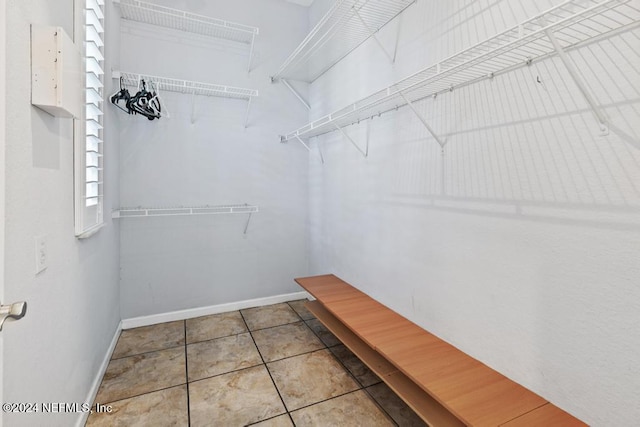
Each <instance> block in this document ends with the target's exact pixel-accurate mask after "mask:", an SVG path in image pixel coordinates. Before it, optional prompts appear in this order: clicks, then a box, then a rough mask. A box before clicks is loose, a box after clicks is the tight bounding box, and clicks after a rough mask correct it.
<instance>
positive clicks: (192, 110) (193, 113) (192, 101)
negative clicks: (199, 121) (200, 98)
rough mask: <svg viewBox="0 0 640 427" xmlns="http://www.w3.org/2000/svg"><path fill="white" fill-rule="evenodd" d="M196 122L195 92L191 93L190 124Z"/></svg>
mask: <svg viewBox="0 0 640 427" xmlns="http://www.w3.org/2000/svg"><path fill="white" fill-rule="evenodd" d="M195 122H196V93H195V92H193V93H192V94H191V124H194V123H195Z"/></svg>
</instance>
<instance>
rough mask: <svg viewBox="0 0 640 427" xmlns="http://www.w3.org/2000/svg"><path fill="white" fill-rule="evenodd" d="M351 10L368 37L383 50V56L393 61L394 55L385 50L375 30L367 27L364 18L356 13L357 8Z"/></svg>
mask: <svg viewBox="0 0 640 427" xmlns="http://www.w3.org/2000/svg"><path fill="white" fill-rule="evenodd" d="M353 11H354V12H355V15H356V16H357V17H358V19H359V20H360V22H361V23H362V26H363V27H364V28H365V29H366V30H367V32H368V33H369V37H371V38H373V40H374V41H375V42H376V44H377V45H378V47H379V48H380V50H382V52H384V54H385V56H386V57H387V59H389V62H390V63H392V64H393V63H395V62H396V60H395V55H394V56H393V57H392V56H391V54H389V52H387V49H385V48H384V46H383V45H382V43H381V42H380V40H379V39H378V37H377V36H376V32H377V31H374V30H372V29H371V27H369V26H368V25H367V23H366V22H365V20H364V19H363V18H362V16H360V13H358V10H357V9H356V8H355V7H354V9H353Z"/></svg>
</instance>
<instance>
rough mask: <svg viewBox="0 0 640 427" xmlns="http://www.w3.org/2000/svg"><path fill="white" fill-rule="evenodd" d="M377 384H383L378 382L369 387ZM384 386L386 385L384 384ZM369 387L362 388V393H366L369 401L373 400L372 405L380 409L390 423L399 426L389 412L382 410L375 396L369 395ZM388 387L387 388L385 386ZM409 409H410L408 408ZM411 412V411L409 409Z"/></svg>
mask: <svg viewBox="0 0 640 427" xmlns="http://www.w3.org/2000/svg"><path fill="white" fill-rule="evenodd" d="M379 384H385V382H384V381H380V382H379V383H377V384H372V385H370V386H369V387H373V386H375V385H379ZM385 385H386V384H385ZM369 387H363V388H362V391H364V392H365V393H367V395H368V396H369V397H370V398H371V400H373V403H374V404H375V405H376V406H377V407H378V409H380V410H381V411H382V412H383V413H384V414H385V415H386V416H387V417H389V419H390V420H391V422H392V423H393V424H394V425H396V426H399V425H400V424H399V423H397V422H396V420H395V419H394V418H393V417H392V416H391V414H390V413H389V412H387V410H386V409H384V407H383V406H382V405H381V404H380V403H379V402H378V400H377V399H376V398H375V396H374V395H373V394H371V393H370V392H369V390H368V389H369ZM387 387H388V386H387ZM409 409H411V408H409ZM411 410H412V411H413V409H411Z"/></svg>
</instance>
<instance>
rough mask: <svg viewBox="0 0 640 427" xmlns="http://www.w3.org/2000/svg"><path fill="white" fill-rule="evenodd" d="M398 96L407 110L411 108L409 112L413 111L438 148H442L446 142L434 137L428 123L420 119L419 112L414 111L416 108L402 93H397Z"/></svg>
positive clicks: (422, 118) (434, 134)
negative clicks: (404, 103) (405, 104)
mask: <svg viewBox="0 0 640 427" xmlns="http://www.w3.org/2000/svg"><path fill="white" fill-rule="evenodd" d="M398 93H399V94H400V96H401V97H402V99H404V102H406V103H407V105H408V106H409V108H411V111H413V114H415V115H416V117H417V118H418V120H420V122H421V123H422V124H423V125H424V127H425V128H426V129H427V131H429V133H430V134H431V136H433V139H435V140H436V142H437V143H438V144H440V147H442V148H444V146H445V144H446V142H445V141H443V140H441V139H440V137H439V136H438V135H436V133H435V132H434V130H433V129H432V128H431V126H429V123H427V121H426V120H425V119H424V117H422V115H421V114H420V112H419V111H418V110H417V109H416V107H415V106H414V105H413V104H412V103H411V101H409V98H407V97H406V96H405V95H404V93H402V92H400V91H399V92H398Z"/></svg>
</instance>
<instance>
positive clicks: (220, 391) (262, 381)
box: [189, 365, 285, 427]
mask: <svg viewBox="0 0 640 427" xmlns="http://www.w3.org/2000/svg"><path fill="white" fill-rule="evenodd" d="M189 407H190V411H191V426H192V427H198V426H206V427H209V426H225V427H227V426H229V427H232V426H242V425H246V424H250V423H255V422H257V421H261V420H265V419H267V418H272V417H275V416H276V415H280V414H283V413H285V408H284V406H283V405H282V401H281V400H280V397H279V396H278V392H277V391H276V389H275V387H274V386H273V382H272V381H271V378H270V377H269V374H268V372H267V370H266V369H265V367H264V365H260V366H256V367H253V368H249V369H244V370H242V371H236V372H231V373H229V374H224V375H219V376H217V377H213V378H208V379H205V380H201V381H196V382H193V383H190V384H189Z"/></svg>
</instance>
